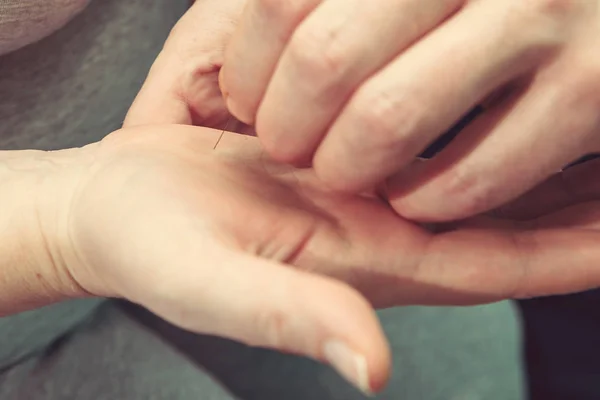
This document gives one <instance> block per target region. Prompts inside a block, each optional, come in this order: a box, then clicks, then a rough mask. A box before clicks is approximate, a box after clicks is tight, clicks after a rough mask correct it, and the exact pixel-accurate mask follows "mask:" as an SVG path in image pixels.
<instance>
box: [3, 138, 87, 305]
mask: <svg viewBox="0 0 600 400" xmlns="http://www.w3.org/2000/svg"><path fill="white" fill-rule="evenodd" d="M90 155H91V151H90V149H88V148H82V149H69V150H61V151H54V152H45V151H33V150H27V151H3V152H0V191H1V193H2V199H0V209H2V210H3V211H6V212H3V213H2V214H1V215H0V235H1V236H2V243H1V244H0V271H1V272H2V273H1V274H0V316H1V315H7V314H12V313H15V312H20V311H24V310H28V309H32V308H36V307H40V306H44V305H47V304H50V303H54V302H59V301H63V300H67V299H71V298H77V297H84V296H86V295H87V293H86V292H85V291H84V290H83V289H82V288H81V287H80V286H79V285H78V284H77V282H76V281H75V279H73V276H72V274H71V273H70V269H69V265H68V264H69V262H71V260H69V257H68V256H67V255H68V254H70V252H69V251H65V248H66V247H67V248H68V246H69V245H68V243H67V242H68V240H66V239H67V235H66V225H67V221H68V217H69V210H68V208H69V204H70V198H71V197H72V196H73V195H74V194H75V193H76V188H77V185H78V182H79V180H80V179H81V177H82V175H83V174H84V171H85V170H86V165H89V164H90V162H89V159H90Z"/></svg>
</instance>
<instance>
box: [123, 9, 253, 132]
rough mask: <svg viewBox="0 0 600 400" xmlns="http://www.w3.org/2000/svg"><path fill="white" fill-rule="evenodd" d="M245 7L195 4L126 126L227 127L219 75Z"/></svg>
mask: <svg viewBox="0 0 600 400" xmlns="http://www.w3.org/2000/svg"><path fill="white" fill-rule="evenodd" d="M245 4H246V0H204V1H197V2H195V3H194V4H193V5H192V6H191V8H190V9H189V10H188V11H187V12H186V13H185V15H184V16H183V17H182V18H181V19H180V20H179V22H178V23H177V25H176V26H175V27H174V29H173V30H172V32H171V34H170V36H169V39H168V40H167V41H166V43H165V46H164V48H163V50H162V51H161V53H160V54H159V56H158V57H157V59H156V61H155V62H154V65H153V66H152V69H151V71H150V73H149V75H148V77H147V79H146V82H145V83H144V86H143V87H142V90H141V91H140V93H139V94H138V96H137V98H136V99H135V101H134V103H133V105H132V107H131V109H130V110H129V113H128V114H127V117H126V119H125V123H124V126H133V125H148V124H183V125H201V126H206V127H210V128H216V129H222V128H223V127H224V126H225V123H226V122H227V120H228V119H229V117H230V114H229V113H228V111H227V107H226V105H225V102H224V100H223V97H222V94H221V90H220V88H219V83H218V75H219V71H220V69H221V65H222V63H223V54H224V52H225V47H226V45H227V43H228V42H229V38H230V37H231V35H232V34H233V32H234V30H235V29H236V26H237V21H238V20H239V18H240V15H241V13H242V11H243V8H244V5H245Z"/></svg>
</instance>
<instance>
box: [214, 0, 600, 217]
mask: <svg viewBox="0 0 600 400" xmlns="http://www.w3.org/2000/svg"><path fill="white" fill-rule="evenodd" d="M599 21H600V2H599V1H598V0H502V1H498V0H386V1H364V0H327V1H323V0H248V6H247V7H246V10H245V12H244V14H243V16H242V18H241V21H240V22H239V28H238V29H237V31H236V34H235V35H234V36H233V39H232V42H231V44H230V46H229V47H228V50H227V57H226V59H225V64H224V68H223V70H222V76H221V84H222V87H223V89H224V91H225V94H226V96H227V101H228V105H229V109H230V111H231V112H232V113H233V114H234V115H235V116H236V117H238V118H239V119H241V120H242V121H245V122H247V123H254V122H255V124H256V130H257V134H258V136H259V137H260V138H261V140H262V141H263V143H264V145H265V146H266V149H267V151H268V153H270V154H271V155H272V156H273V157H274V158H276V159H278V160H280V161H285V162H300V163H305V162H309V161H312V163H313V166H314V168H315V169H316V171H317V174H318V175H319V177H320V178H321V179H323V180H324V181H325V182H327V183H328V184H329V185H330V187H332V188H335V189H340V190H343V191H360V190H363V189H365V188H369V187H372V186H373V185H375V184H378V183H380V182H381V181H383V180H385V179H386V178H389V177H390V176H393V175H395V173H397V172H399V171H401V170H402V169H403V168H405V167H406V166H407V165H409V164H410V163H411V161H412V160H413V159H414V157H415V156H417V155H418V154H419V153H420V152H421V151H422V150H423V149H424V148H426V146H427V145H428V144H429V143H431V142H432V141H434V140H435V139H436V138H437V137H438V136H439V135H440V134H442V133H443V132H444V131H446V130H447V129H448V128H449V127H450V126H452V125H453V124H454V123H455V122H456V121H457V120H458V119H459V118H460V117H461V116H462V115H464V114H465V113H467V112H468V111H469V110H470V109H471V108H472V107H473V106H475V105H476V104H478V103H480V102H482V101H484V99H487V101H486V103H487V107H488V109H487V112H486V113H485V114H484V115H483V116H482V117H481V118H479V120H478V121H477V122H475V123H474V124H473V126H471V127H469V128H468V129H467V130H466V131H465V132H463V133H462V134H461V135H460V136H459V138H458V139H457V140H456V141H455V142H454V143H453V144H452V145H451V146H450V147H449V148H448V149H447V150H446V151H444V152H443V153H442V154H441V155H440V156H439V157H438V158H436V159H435V160H434V161H433V162H431V163H429V164H428V165H427V167H426V168H424V170H423V171H421V173H420V174H417V175H415V174H412V173H409V174H402V175H401V176H399V177H396V178H395V179H392V182H390V186H392V187H394V196H393V205H394V208H395V209H396V210H397V211H398V212H399V213H400V214H401V215H403V216H405V217H408V218H411V219H417V220H421V221H448V220H454V219H460V218H464V217H468V216H471V215H474V214H478V213H481V212H484V211H487V210H489V209H492V208H494V207H497V206H499V205H500V204H503V203H505V202H506V201H508V200H510V199H513V198H515V197H517V196H518V195H519V194H521V193H523V192H525V191H526V190H527V189H529V188H531V187H532V186H534V185H535V184H537V183H539V182H540V181H542V180H544V179H546V178H547V177H548V176H550V175H551V174H553V173H554V172H556V171H558V170H560V169H561V168H562V167H563V166H565V165H566V164H568V163H570V162H571V161H574V160H575V159H577V158H578V157H579V156H581V155H582V154H585V153H587V152H591V151H598V150H600V51H599V50H600V22H599ZM490 96H491V97H492V98H490ZM495 96H498V97H497V98H495V99H493V97H495Z"/></svg>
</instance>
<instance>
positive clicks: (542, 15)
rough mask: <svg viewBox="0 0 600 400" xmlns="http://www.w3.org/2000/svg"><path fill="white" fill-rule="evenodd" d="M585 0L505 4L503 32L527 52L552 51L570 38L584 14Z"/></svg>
mask: <svg viewBox="0 0 600 400" xmlns="http://www.w3.org/2000/svg"><path fill="white" fill-rule="evenodd" d="M586 3H588V4H587V5H589V3H591V2H589V1H587V0H528V1H515V0H513V1H512V2H509V3H507V7H508V14H507V17H508V21H506V27H507V28H506V29H508V30H509V31H510V35H509V36H511V37H514V36H516V35H518V37H519V38H521V39H520V42H521V43H524V44H527V45H528V48H529V49H530V50H534V49H535V50H539V49H547V50H552V49H555V48H556V47H557V46H562V45H564V44H565V42H566V41H567V40H568V38H569V37H571V34H572V32H573V29H574V28H577V27H578V26H579V25H580V21H581V17H582V16H584V15H585V13H587V11H586V9H587V8H589V7H587V6H586Z"/></svg>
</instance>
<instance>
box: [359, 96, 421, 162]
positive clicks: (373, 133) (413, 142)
mask: <svg viewBox="0 0 600 400" xmlns="http://www.w3.org/2000/svg"><path fill="white" fill-rule="evenodd" d="M353 110H354V112H355V114H356V115H357V116H358V123H359V125H360V127H361V128H362V131H363V132H366V133H367V134H368V135H369V136H370V140H369V143H371V144H372V145H374V146H376V147H377V148H382V149H388V150H389V149H392V148H393V149H394V151H395V152H397V153H396V156H410V157H412V156H414V155H415V154H413V153H414V152H417V151H418V149H417V148H416V147H418V142H417V140H418V137H419V133H420V130H421V128H422V124H423V120H424V118H423V108H422V107H421V106H420V105H419V103H418V101H416V100H410V99H409V98H407V97H405V98H404V99H402V98H400V97H399V96H396V95H392V94H390V93H389V92H388V91H373V90H371V91H367V92H364V93H362V94H360V95H359V96H358V97H357V101H356V102H355V103H354V104H353Z"/></svg>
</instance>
